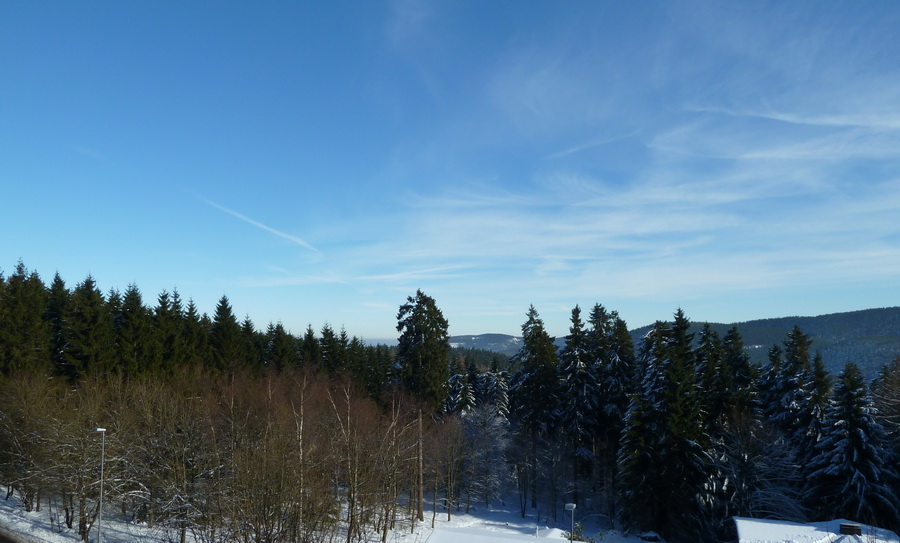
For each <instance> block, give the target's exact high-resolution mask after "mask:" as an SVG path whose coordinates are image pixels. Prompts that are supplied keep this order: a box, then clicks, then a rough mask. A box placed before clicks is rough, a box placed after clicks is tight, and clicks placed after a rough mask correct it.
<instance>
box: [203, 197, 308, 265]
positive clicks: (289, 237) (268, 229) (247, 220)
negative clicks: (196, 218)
mask: <svg viewBox="0 0 900 543" xmlns="http://www.w3.org/2000/svg"><path fill="white" fill-rule="evenodd" d="M200 199H201V200H203V201H204V202H206V204H207V205H209V206H212V207H214V208H216V209H218V210H219V211H224V212H225V213H228V214H229V215H231V216H232V217H236V218H238V219H240V220H242V221H244V222H245V223H248V224H252V225H253V226H255V227H257V228H261V229H263V230H265V231H266V232H269V233H270V234H275V235H276V236H278V237H280V238H284V239H286V240H288V241H290V242H291V243H295V244H297V245H299V246H300V247H303V248H304V249H308V250H310V251H312V252H314V253H320V254H321V252H322V251H320V250H318V249H316V248H315V247H313V246H312V245H310V244H309V243H307V242H305V241H304V240H302V239H300V238H298V237H297V236H292V235H290V234H286V233H284V232H282V231H280V230H275V229H274V228H272V227H271V226H266V225H265V224H263V223H261V222H259V221H254V220H253V219H251V218H250V217H247V216H246V215H241V214H240V213H238V212H237V211H234V210H231V209H228V208H227V207H225V206H222V205H219V204H217V203H215V202H213V201H212V200H207V199H206V198H200Z"/></svg>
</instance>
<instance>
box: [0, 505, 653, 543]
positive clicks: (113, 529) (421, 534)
mask: <svg viewBox="0 0 900 543" xmlns="http://www.w3.org/2000/svg"><path fill="white" fill-rule="evenodd" d="M115 515H116V512H115V510H111V509H107V508H106V507H104V516H103V542H104V543H106V542H109V543H151V542H167V541H177V537H176V534H166V533H163V532H161V531H160V530H148V529H147V528H146V527H145V526H141V525H135V524H130V523H126V522H122V521H121V519H117V518H116V516H115ZM575 518H576V521H578V516H577V514H576V517H575ZM54 526H56V524H55V523H54ZM568 527H569V523H567V522H560V523H559V524H558V525H556V526H547V525H546V523H541V524H538V523H536V522H535V520H534V518H533V517H532V518H525V519H523V518H521V516H520V515H519V514H518V513H516V512H515V511H513V510H512V508H510V509H492V510H473V511H472V513H471V514H468V515H466V514H458V515H453V517H452V520H450V521H449V522H448V521H447V514H446V512H444V513H441V512H440V511H439V512H438V515H437V518H436V520H435V529H434V530H432V529H431V512H429V511H426V514H425V522H424V523H420V524H419V525H418V526H417V528H416V531H415V533H410V532H409V531H408V530H402V531H400V530H398V531H396V532H394V533H392V534H390V536H389V537H388V541H390V542H392V543H458V542H461V541H462V542H464V543H523V542H527V541H535V539H538V540H539V541H546V542H547V543H552V542H554V541H559V542H562V541H567V540H566V539H565V537H564V536H565V530H567V529H568ZM62 528H63V531H62V532H59V531H58V530H57V529H55V528H54V529H51V523H50V517H49V515H48V513H47V512H46V511H42V512H39V513H37V512H32V513H25V511H24V510H23V509H22V507H21V505H20V502H19V500H18V499H17V498H15V497H13V498H10V499H9V500H3V499H0V533H5V534H8V535H11V536H13V537H15V538H16V539H20V540H23V541H27V542H28V543H32V542H34V543H37V542H48V543H77V542H78V541H79V538H78V534H77V533H76V532H75V531H73V530H66V529H65V525H63V526H62ZM584 533H585V535H586V536H589V537H593V538H594V540H595V541H597V542H598V543H600V541H602V542H603V543H639V542H640V541H641V540H640V538H638V537H625V536H622V535H620V534H618V533H611V532H610V533H604V534H603V537H602V538H601V537H599V535H600V534H599V528H596V527H593V526H591V525H590V524H587V523H586V527H585V532H584ZM345 535H346V533H345ZM95 538H96V531H94V532H92V533H91V541H96V539H95ZM343 539H344V538H343V537H338V538H336V539H335V541H342V540H343ZM188 540H189V541H191V538H190V537H189V538H188ZM369 541H371V542H372V543H374V542H376V541H379V538H378V537H377V536H376V535H374V534H373V535H372V537H371V538H370V540H369Z"/></svg>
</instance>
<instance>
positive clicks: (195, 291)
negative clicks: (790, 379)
mask: <svg viewBox="0 0 900 543" xmlns="http://www.w3.org/2000/svg"><path fill="white" fill-rule="evenodd" d="M898 27H900V7H898V6H897V5H896V4H895V3H892V2H867V3H838V2H826V3H822V2H806V1H798V2H754V3H746V2H737V1H726V2H718V1H686V2H677V3H671V2H640V3H620V2H595V1H575V2H567V3H564V4H561V3H553V2H516V3H508V2H490V3H486V2H470V1H461V2H441V3H438V2H424V1H413V0H396V1H385V2H348V1H337V2H322V3H295V2H271V3H264V4H260V3H249V2H247V3H240V2H224V3H211V2H210V3H207V2H198V3H191V4H182V3H177V2H171V1H162V2H153V3H118V4H102V3H35V2H8V3H5V4H3V5H2V6H0V66H2V67H3V73H4V76H3V78H4V84H3V85H0V118H2V119H3V122H2V123H0V179H2V183H3V185H2V186H3V196H2V198H0V216H2V217H3V218H4V228H2V229H0V248H2V254H3V255H4V256H3V260H2V261H0V269H2V270H3V271H4V272H5V273H6V274H8V273H9V272H10V271H12V270H13V269H14V267H15V265H16V262H17V260H19V259H21V260H22V261H23V262H24V263H25V265H26V266H28V267H29V268H30V269H33V270H36V271H38V272H39V273H40V274H41V276H42V277H43V279H44V281H45V282H49V280H51V279H52V277H53V274H54V273H55V272H57V271H58V272H59V273H60V275H61V276H62V277H63V278H64V279H65V280H66V281H67V283H68V284H69V286H70V287H71V286H74V284H75V283H77V282H80V281H81V280H83V279H84V278H85V277H86V276H87V275H88V274H91V275H92V276H93V277H94V278H95V279H96V280H97V282H98V285H99V286H100V288H101V289H103V290H104V291H105V290H108V289H110V288H117V289H120V290H122V289H124V288H125V287H126V286H127V285H128V284H130V283H134V284H136V285H138V286H139V287H140V289H141V291H142V292H143V295H144V300H145V302H146V303H147V304H148V305H153V304H154V302H155V300H156V296H157V295H158V294H159V293H160V292H161V291H163V290H168V291H170V292H171V291H172V290H173V289H176V288H177V289H178V291H179V292H180V293H181V295H182V296H183V297H184V298H185V299H188V298H191V299H193V300H194V301H195V303H196V304H197V306H198V308H199V309H200V310H201V311H204V312H207V313H212V311H213V310H214V308H215V304H216V301H217V300H218V299H219V298H220V297H221V296H222V295H227V296H228V298H229V299H230V301H231V303H232V305H233V307H234V310H235V312H236V313H237V314H238V316H239V318H242V317H243V316H244V315H249V316H250V317H251V318H252V319H253V321H254V322H255V323H256V325H257V326H258V327H260V328H264V327H265V326H266V324H267V323H268V322H279V321H280V322H282V323H283V324H284V325H285V327H286V328H288V329H289V330H291V331H292V332H293V333H294V334H301V333H302V331H303V330H304V329H305V328H306V326H307V325H308V324H311V325H312V326H313V328H314V329H316V330H319V329H320V328H321V326H322V325H323V324H325V323H329V324H330V325H331V326H333V327H335V328H341V327H344V328H346V330H347V331H348V332H349V333H350V334H352V335H356V336H360V337H363V338H391V337H396V335H397V334H396V332H395V326H396V314H397V309H398V307H399V305H400V304H402V303H403V302H404V301H405V299H406V297H407V296H410V295H413V294H414V293H415V292H416V290H417V289H422V290H423V291H424V292H426V293H427V294H428V295H430V296H432V297H434V298H435V300H436V301H437V304H438V306H439V307H440V308H441V309H442V310H443V312H444V315H445V316H446V317H447V319H448V321H449V323H450V333H451V334H454V335H462V334H480V333H487V332H496V333H506V334H511V335H518V334H519V332H520V326H521V324H522V322H524V320H525V313H526V311H527V309H528V306H529V305H530V304H533V305H534V306H535V307H536V308H537V309H538V311H539V312H540V314H541V316H542V317H543V319H544V321H545V323H546V325H547V328H548V331H549V332H550V333H551V334H553V335H559V336H561V335H565V334H566V330H567V328H568V317H569V313H570V311H571V309H572V308H573V307H574V306H575V305H576V304H580V305H581V307H582V308H588V307H590V306H591V305H593V304H594V303H596V302H599V303H602V304H604V305H605V306H606V307H607V308H609V309H611V310H617V311H618V312H619V313H620V314H621V316H622V318H624V319H625V320H626V321H627V322H628V324H629V326H630V327H632V328H636V327H639V326H643V325H646V324H649V323H651V322H653V321H654V320H657V319H666V318H669V317H671V315H672V313H673V312H674V310H675V309H676V308H678V307H681V308H682V309H683V310H684V311H685V313H686V315H687V316H688V317H689V318H691V319H693V320H709V321H718V322H736V321H746V320H751V319H756V318H766V317H776V316H785V315H818V314H825V313H834V312H841V311H851V310H856V309H864V308H870V307H885V306H895V305H900V274H898V273H897V271H898V270H900V247H898V245H900V221H898V220H897V210H898V209H900V174H898V172H900V168H898V166H900V145H898V143H900V109H898V108H897V104H900V36H898V33H897V32H896V29H897V28H898Z"/></svg>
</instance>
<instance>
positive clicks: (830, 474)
mask: <svg viewBox="0 0 900 543" xmlns="http://www.w3.org/2000/svg"><path fill="white" fill-rule="evenodd" d="M874 414H875V410H874V408H873V404H872V399H871V397H870V396H869V393H868V389H867V387H866V384H865V381H864V379H863V377H862V374H861V373H860V371H859V368H858V367H857V366H856V365H855V364H853V363H848V364H847V365H846V366H845V367H844V371H843V372H842V373H841V375H840V376H839V377H838V384H837V386H836V387H835V390H834V395H833V396H832V399H831V401H830V403H829V406H828V409H827V411H826V413H825V419H824V421H823V437H822V439H821V440H820V441H819V442H818V443H816V445H815V447H814V453H815V455H814V456H813V458H812V460H811V465H810V467H811V470H810V475H809V477H808V478H807V484H806V491H805V494H804V496H805V498H806V500H807V503H808V504H809V506H810V508H811V509H812V510H813V511H814V512H815V513H816V515H817V516H818V517H820V518H847V519H854V520H858V521H862V522H867V523H872V524H878V525H882V526H884V525H889V526H896V523H897V521H898V500H897V494H896V490H895V489H896V488H897V483H898V478H897V472H896V467H895V466H896V462H895V459H894V458H893V457H892V455H890V453H889V452H887V451H886V450H885V448H884V437H885V433H884V429H883V428H882V426H881V425H880V424H879V423H878V422H877V421H876V420H875V417H874Z"/></svg>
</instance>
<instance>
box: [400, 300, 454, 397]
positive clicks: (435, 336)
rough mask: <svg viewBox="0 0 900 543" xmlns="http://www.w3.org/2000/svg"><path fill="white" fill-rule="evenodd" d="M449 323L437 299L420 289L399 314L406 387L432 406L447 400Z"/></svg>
mask: <svg viewBox="0 0 900 543" xmlns="http://www.w3.org/2000/svg"><path fill="white" fill-rule="evenodd" d="M447 328H448V323H447V319H445V318H444V314H443V313H441V310H440V309H438V307H437V303H435V301H434V298H431V297H430V296H427V295H426V294H425V293H424V292H422V291H421V290H418V291H416V295H415V296H414V297H413V296H409V297H408V298H407V301H406V303H405V304H403V305H401V306H400V311H399V312H398V313H397V331H398V332H400V338H399V341H398V345H397V366H398V368H399V370H400V375H401V380H402V383H403V385H404V387H406V389H407V390H408V391H409V392H411V393H412V394H413V395H414V396H415V397H416V398H418V399H419V400H421V401H423V402H424V403H425V404H427V405H428V406H430V407H431V408H432V409H438V408H439V407H440V406H441V405H442V404H443V403H444V400H445V399H446V395H447V389H446V386H447V380H448V379H449V367H448V363H449V356H450V342H449V338H450V336H449V334H448V333H447Z"/></svg>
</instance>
